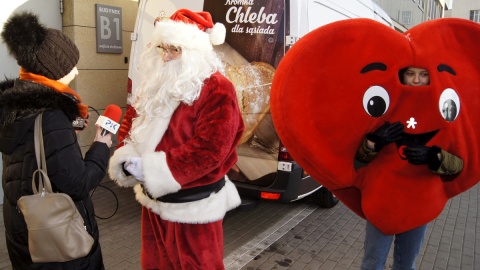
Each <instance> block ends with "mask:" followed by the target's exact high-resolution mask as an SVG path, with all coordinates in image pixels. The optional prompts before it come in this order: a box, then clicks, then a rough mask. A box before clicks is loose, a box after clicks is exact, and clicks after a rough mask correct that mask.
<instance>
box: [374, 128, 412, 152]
mask: <svg viewBox="0 0 480 270" xmlns="http://www.w3.org/2000/svg"><path fill="white" fill-rule="evenodd" d="M402 134H403V124H402V123H400V122H395V123H393V124H390V123H389V122H385V124H383V125H382V126H381V127H379V128H378V129H377V130H375V132H373V133H368V134H367V136H366V137H367V139H368V140H370V141H372V142H374V143H375V152H378V151H380V150H382V148H383V147H384V146H385V145H387V144H389V143H391V142H394V141H397V140H399V139H401V138H402Z"/></svg>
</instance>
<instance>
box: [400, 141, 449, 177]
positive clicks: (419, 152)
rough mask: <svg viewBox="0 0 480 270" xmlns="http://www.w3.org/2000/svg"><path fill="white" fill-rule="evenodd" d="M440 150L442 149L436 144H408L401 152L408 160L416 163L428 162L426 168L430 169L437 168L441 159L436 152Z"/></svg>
mask: <svg viewBox="0 0 480 270" xmlns="http://www.w3.org/2000/svg"><path fill="white" fill-rule="evenodd" d="M441 152H442V149H441V148H440V147H437V146H432V147H428V146H424V145H417V146H408V147H405V148H404V149H403V154H404V155H405V157H406V158H407V160H408V162H410V163H412V164H416V165H421V164H428V168H430V169H431V170H434V171H436V170H438V168H439V167H440V164H441V163H442V162H441V160H440V159H439V158H438V154H439V153H441Z"/></svg>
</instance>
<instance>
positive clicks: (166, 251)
mask: <svg viewBox="0 0 480 270" xmlns="http://www.w3.org/2000/svg"><path fill="white" fill-rule="evenodd" d="M152 23H153V22H152ZM224 40H225V27H224V26H223V25H222V24H213V22H212V18H211V16H210V14H209V13H207V12H198V13H196V12H192V11H190V10H179V11H177V12H176V13H175V14H173V15H172V16H171V17H170V19H167V20H162V21H159V22H156V23H155V28H154V31H153V35H152V39H151V43H149V44H148V45H147V48H146V50H145V53H144V55H143V56H142V64H141V66H140V69H141V70H142V72H144V79H143V81H142V82H141V83H140V86H139V88H137V89H136V93H135V96H134V100H133V103H132V107H131V108H130V109H129V110H128V111H127V112H126V114H125V116H124V119H123V121H122V125H121V127H120V130H119V134H118V138H119V142H120V147H119V148H118V149H117V150H116V151H115V153H114V154H113V156H112V158H111V159H110V164H109V174H110V177H111V178H112V179H113V180H114V181H116V182H117V184H118V185H120V186H124V187H132V186H134V190H135V193H136V199H137V201H138V202H140V203H141V204H142V206H143V207H142V232H141V234H142V251H141V252H142V253H141V264H142V268H143V269H223V268H224V266H223V227H222V220H223V217H224V215H225V213H226V212H227V211H228V210H231V209H233V208H235V207H237V206H238V205H239V204H240V197H239V195H238V192H237V190H236V188H235V186H234V185H233V183H232V182H231V181H230V180H229V179H228V178H227V177H226V173H227V172H228V170H229V169H230V168H231V167H232V166H233V165H234V164H235V162H236V161H237V154H236V150H235V147H236V145H237V143H238V141H239V140H240V138H241V136H242V133H243V129H244V126H243V120H242V116H241V113H240V110H239V106H238V103H237V97H236V93H235V89H234V87H233V84H232V83H231V82H230V81H229V80H228V79H227V78H226V77H224V76H223V75H222V74H221V73H220V71H221V70H222V65H221V62H220V60H219V58H218V57H217V56H216V55H215V53H214V51H213V46H212V45H217V44H221V43H223V42H224ZM167 57H168V58H167ZM172 58H175V59H173V60H172Z"/></svg>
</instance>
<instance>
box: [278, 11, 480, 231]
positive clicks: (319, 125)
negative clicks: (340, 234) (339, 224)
mask: <svg viewBox="0 0 480 270" xmlns="http://www.w3.org/2000/svg"><path fill="white" fill-rule="evenodd" d="M479 36H480V25H478V24H477V23H474V22H471V21H468V20H463V19H437V20H431V21H428V22H425V23H422V24H420V25H417V26H415V27H413V28H412V29H410V30H409V31H407V32H406V33H404V34H402V33H399V32H397V31H395V30H393V29H391V28H389V27H387V26H385V25H383V24H381V23H378V22H376V21H373V20H370V19H350V20H345V21H340V22H335V23H332V24H329V25H326V26H324V27H321V28H319V29H317V30H314V31H312V32H310V33H309V34H307V35H306V36H304V37H302V38H301V39H300V40H299V42H297V43H296V44H295V45H294V46H293V47H292V48H291V49H290V50H289V51H288V53H287V54H286V56H285V58H284V59H283V60H282V62H281V63H280V65H279V67H278V69H277V71H276V73H275V77H274V81H273V85H272V92H271V112H272V117H273V121H274V124H275V127H276V129H277V132H278V134H279V136H280V138H281V140H282V142H283V143H284V144H285V146H286V147H287V148H288V149H289V151H290V153H291V154H292V156H293V157H294V158H295V160H296V161H297V162H298V163H299V164H300V165H302V166H303V167H304V168H305V170H306V171H308V172H309V173H310V174H311V175H312V176H313V177H314V178H315V179H317V181H319V182H321V183H322V184H323V185H325V186H326V187H327V188H329V189H330V190H331V191H333V192H334V193H335V194H336V195H337V196H338V197H339V199H341V200H342V201H343V202H344V203H345V205H347V206H348V207H349V208H350V209H352V210H353V211H354V212H355V213H357V214H358V215H360V216H362V217H364V218H367V219H368V220H369V221H370V222H371V223H372V224H374V225H375V226H376V227H377V228H379V229H380V230H381V231H382V232H384V233H386V234H394V233H400V232H404V231H407V230H409V229H412V228H415V227H418V226H420V225H422V224H425V223H427V222H429V221H431V220H433V219H434V218H435V217H437V216H438V215H439V214H440V213H441V211H442V209H443V207H444V206H445V203H446V202H447V200H448V199H449V198H451V197H453V196H455V195H457V194H459V193H461V192H463V191H465V190H467V189H468V188H470V187H472V186H473V185H475V184H476V183H477V182H478V181H479V179H480V166H476V165H477V164H479V162H480V160H479V156H480V125H479V123H480V114H478V113H477V112H476V110H478V108H479V106H480V95H479V93H480V50H479V49H478V42H477V40H478V37H479ZM409 66H414V67H420V68H425V69H427V70H428V71H429V73H430V84H429V85H428V86H416V87H411V86H406V85H402V84H401V83H400V80H399V71H400V70H401V69H403V68H405V67H409ZM446 100H452V101H453V102H456V105H457V107H458V112H457V115H456V118H455V120H454V121H446V119H445V118H444V117H443V114H442V112H441V110H442V106H443V103H444V102H445V101H446ZM373 101H374V102H375V103H373ZM372 104H375V105H376V106H372ZM379 104H380V105H381V106H378V105H379ZM373 107H375V108H373ZM379 108H380V112H379V110H378V109H379ZM299 115H301V116H302V117H298V116H299ZM397 121H399V122H401V123H403V124H404V125H405V130H404V131H405V134H408V136H419V137H422V138H427V139H425V142H424V143H425V145H427V146H432V145H436V146H439V147H441V148H442V149H444V150H446V151H448V152H449V153H451V154H454V155H456V156H458V157H460V158H461V159H462V160H463V162H464V168H463V170H462V171H461V172H460V173H459V174H457V175H455V176H450V177H448V178H447V177H444V176H440V175H438V174H434V173H432V172H431V171H429V169H428V166H425V165H424V166H420V165H412V164H410V163H408V161H407V160H405V159H403V158H402V157H401V155H400V152H399V146H397V145H396V144H395V143H392V144H389V145H387V146H386V147H385V148H384V149H382V151H380V152H379V154H378V156H377V157H376V158H375V159H374V160H373V161H372V162H370V163H369V164H368V165H366V166H363V167H360V168H358V167H356V166H355V165H354V157H355V154H356V152H357V150H358V149H359V147H360V145H361V143H362V141H363V140H364V138H365V135H366V134H367V133H369V132H373V131H374V130H375V129H377V128H378V127H379V126H381V125H382V124H383V123H385V122H391V123H393V122H397Z"/></svg>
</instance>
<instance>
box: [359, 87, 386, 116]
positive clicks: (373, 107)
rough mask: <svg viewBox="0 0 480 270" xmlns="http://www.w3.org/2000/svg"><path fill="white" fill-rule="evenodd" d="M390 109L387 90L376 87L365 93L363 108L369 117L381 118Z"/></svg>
mask: <svg viewBox="0 0 480 270" xmlns="http://www.w3.org/2000/svg"><path fill="white" fill-rule="evenodd" d="M388 107H390V96H389V95H388V92H387V90H385V88H383V87H381V86H378V85H375V86H371V87H370V88H368V89H367V91H365V94H364V95H363V108H364V109H365V111H366V112H367V113H368V115H370V116H373V117H380V116H382V115H383V114H384V113H385V112H387V110H388Z"/></svg>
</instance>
